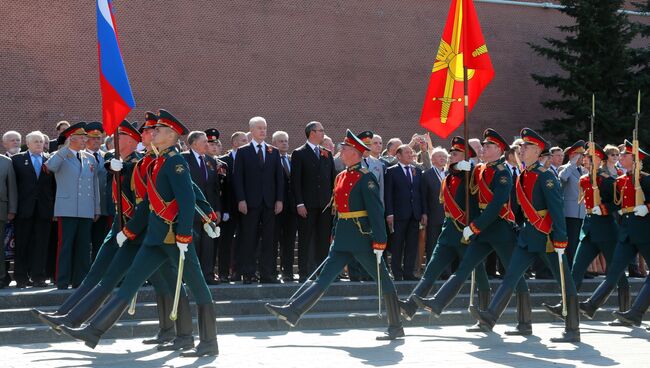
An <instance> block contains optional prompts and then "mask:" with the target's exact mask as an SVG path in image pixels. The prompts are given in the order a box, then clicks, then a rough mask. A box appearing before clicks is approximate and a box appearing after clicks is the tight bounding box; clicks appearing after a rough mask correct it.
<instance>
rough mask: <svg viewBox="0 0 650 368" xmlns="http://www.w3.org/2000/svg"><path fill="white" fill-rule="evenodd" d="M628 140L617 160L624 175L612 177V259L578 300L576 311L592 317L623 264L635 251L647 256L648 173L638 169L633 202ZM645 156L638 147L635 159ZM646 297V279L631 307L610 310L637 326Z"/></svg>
mask: <svg viewBox="0 0 650 368" xmlns="http://www.w3.org/2000/svg"><path fill="white" fill-rule="evenodd" d="M632 147H633V146H632V143H631V142H630V141H628V140H625V152H624V153H623V155H622V156H621V160H620V164H621V166H622V167H623V169H625V170H626V173H625V175H622V176H620V177H618V178H617V179H616V192H615V194H614V203H616V204H619V205H620V210H619V213H620V214H621V223H620V227H619V232H618V243H619V244H618V246H617V247H616V249H615V250H614V257H613V260H612V263H607V277H606V278H605V281H603V282H602V283H601V284H600V285H599V286H598V288H596V290H595V291H594V293H593V294H592V295H591V297H589V299H587V301H585V302H581V303H580V312H582V314H584V315H585V316H587V318H589V319H591V318H593V316H594V314H595V313H596V311H597V310H598V308H599V307H600V306H601V305H602V304H603V303H604V302H605V301H606V300H607V298H608V297H609V294H611V292H612V291H613V290H614V285H615V283H616V281H618V279H619V278H620V277H624V273H625V268H626V267H627V265H628V264H629V263H630V261H631V260H632V259H633V258H634V256H636V254H637V253H641V255H642V256H643V257H644V258H645V259H650V238H648V228H649V227H650V216H648V207H649V203H650V176H649V175H648V174H647V173H645V172H640V177H639V179H638V180H639V183H640V184H641V188H639V190H642V191H643V196H644V198H645V201H644V202H643V203H641V204H637V203H636V190H635V177H634V172H635V160H634V154H633V150H632ZM646 156H647V153H645V152H644V151H643V150H641V149H639V160H640V161H639V163H638V164H641V160H643V159H644V158H645V157H646ZM649 298H650V287H649V286H648V282H646V283H644V284H643V287H642V288H641V290H640V291H639V294H638V295H637V297H636V299H635V301H634V303H633V304H632V308H631V309H630V310H629V311H627V312H623V313H622V312H616V311H615V312H614V315H615V316H616V317H618V318H619V319H620V320H622V321H623V322H627V323H629V324H633V325H635V326H639V325H640V324H641V318H642V317H643V313H644V312H645V311H646V309H648V303H649V302H648V299H649Z"/></svg>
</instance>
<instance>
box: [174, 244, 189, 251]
mask: <svg viewBox="0 0 650 368" xmlns="http://www.w3.org/2000/svg"><path fill="white" fill-rule="evenodd" d="M176 246H177V247H178V251H179V252H181V253H186V252H187V243H180V242H176Z"/></svg>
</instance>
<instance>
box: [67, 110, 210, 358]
mask: <svg viewBox="0 0 650 368" xmlns="http://www.w3.org/2000/svg"><path fill="white" fill-rule="evenodd" d="M187 133H188V130H187V128H185V126H184V125H183V124H182V123H181V122H180V121H178V120H177V119H176V118H175V117H174V116H173V115H172V114H170V113H169V112H167V111H165V110H160V112H159V116H158V123H157V125H156V128H155V133H154V137H153V144H154V145H155V146H156V147H157V148H158V149H159V150H160V152H159V155H158V157H157V158H156V159H155V162H154V163H153V164H152V166H151V171H150V172H149V173H148V176H149V179H148V180H147V198H146V199H145V200H144V201H143V202H142V203H140V205H138V207H137V208H136V212H135V215H134V218H133V219H131V220H130V221H129V222H128V223H127V224H126V226H125V227H124V228H123V230H122V232H120V233H118V235H117V241H118V244H122V243H123V242H124V241H125V238H128V239H129V240H134V239H135V238H136V237H137V236H138V234H140V233H141V232H143V231H144V229H145V228H146V235H145V236H144V239H143V241H142V246H141V247H140V250H139V251H138V253H137V255H136V256H135V259H134V260H133V264H132V265H131V268H130V269H129V271H128V272H127V274H126V276H125V278H124V281H123V282H122V285H121V286H120V288H119V290H118V291H117V292H116V293H115V294H114V295H113V296H112V297H111V298H110V299H109V300H108V302H107V303H106V304H105V305H104V307H103V308H102V309H100V310H99V311H98V312H97V314H95V316H94V317H93V318H92V319H91V321H90V323H89V324H88V325H86V326H85V327H83V328H78V329H75V328H69V327H67V326H61V331H62V332H64V333H66V334H67V335H69V336H71V337H74V338H76V339H79V340H83V341H85V342H86V345H88V346H90V347H94V346H96V344H97V343H98V342H99V339H100V338H101V336H102V335H103V334H104V333H105V332H106V331H107V330H108V329H109V328H110V327H111V326H112V325H113V324H114V323H115V322H116V321H117V320H118V319H119V318H120V316H121V315H122V313H124V311H125V310H126V308H127V306H128V304H129V302H130V301H131V299H132V298H133V297H134V296H135V294H136V293H137V291H138V288H139V287H140V285H142V283H143V282H144V281H145V280H146V279H147V278H148V277H149V276H150V275H151V274H153V273H154V271H155V270H156V269H158V268H159V267H160V266H164V265H165V264H166V263H167V262H170V263H171V264H177V263H178V260H179V257H180V252H182V253H184V254H186V255H185V257H184V258H185V260H184V262H185V267H184V270H183V279H184V280H185V282H186V283H187V286H188V287H189V288H190V290H191V291H192V295H193V296H194V299H195V301H196V303H197V306H198V307H197V309H198V317H199V318H198V319H199V336H200V343H199V345H198V346H197V347H196V349H195V350H193V351H191V352H187V353H181V356H189V357H198V356H205V355H218V353H219V348H218V345H217V336H216V316H215V312H214V307H213V302H212V295H211V294H210V290H209V289H208V286H207V284H206V283H205V279H204V278H203V275H202V273H201V268H200V265H199V261H198V258H197V256H196V251H195V249H194V246H193V245H192V222H193V218H194V206H195V200H196V197H195V194H194V193H195V192H194V190H193V185H192V180H191V178H190V174H189V168H188V166H187V162H185V160H184V159H183V158H182V157H181V156H180V154H179V152H178V150H177V148H176V143H177V142H178V138H179V137H180V136H181V135H184V134H187ZM174 245H175V246H174Z"/></svg>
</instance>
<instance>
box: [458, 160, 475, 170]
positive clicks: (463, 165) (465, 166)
mask: <svg viewBox="0 0 650 368" xmlns="http://www.w3.org/2000/svg"><path fill="white" fill-rule="evenodd" d="M471 168H472V164H470V163H469V161H465V160H462V161H458V162H456V170H459V171H469V170H470V169H471Z"/></svg>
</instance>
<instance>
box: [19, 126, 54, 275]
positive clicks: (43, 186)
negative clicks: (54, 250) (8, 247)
mask: <svg viewBox="0 0 650 368" xmlns="http://www.w3.org/2000/svg"><path fill="white" fill-rule="evenodd" d="M25 142H26V143H27V149H28V150H27V151H25V152H22V153H19V154H17V155H14V156H12V157H11V161H12V162H13V167H14V173H15V174H16V184H17V188H18V213H17V214H16V219H15V220H14V225H15V231H16V259H15V262H14V267H15V271H14V278H15V279H16V284H17V285H18V286H22V287H24V285H26V284H27V283H28V282H29V281H30V280H29V279H30V278H31V281H32V282H33V285H34V287H45V286H46V285H47V284H46V283H45V279H46V278H47V275H46V272H45V266H46V262H47V251H48V240H49V235H50V225H51V224H52V217H53V216H54V193H55V188H56V186H55V185H56V184H55V181H54V175H53V174H52V173H50V172H49V171H48V170H46V169H45V166H44V164H45V161H47V159H48V157H49V156H48V155H46V154H44V153H43V147H44V145H45V139H44V137H43V134H42V133H41V132H38V131H36V132H31V133H29V134H27V136H26V137H25Z"/></svg>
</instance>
